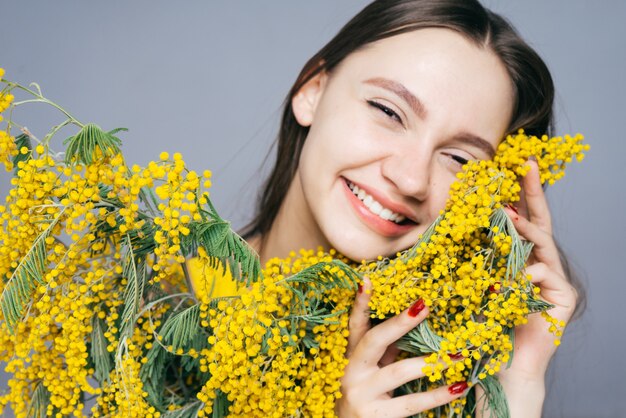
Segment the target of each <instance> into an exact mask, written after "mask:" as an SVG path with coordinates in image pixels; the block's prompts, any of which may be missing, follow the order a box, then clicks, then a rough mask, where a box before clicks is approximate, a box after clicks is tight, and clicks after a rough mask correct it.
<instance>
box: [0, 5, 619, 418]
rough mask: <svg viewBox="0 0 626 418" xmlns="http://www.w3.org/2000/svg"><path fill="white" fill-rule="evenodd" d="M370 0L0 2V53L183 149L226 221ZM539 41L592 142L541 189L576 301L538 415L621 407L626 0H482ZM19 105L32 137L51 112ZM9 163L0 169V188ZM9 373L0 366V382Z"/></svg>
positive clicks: (567, 128)
mask: <svg viewBox="0 0 626 418" xmlns="http://www.w3.org/2000/svg"><path fill="white" fill-rule="evenodd" d="M365 3H366V1H363V0H351V1H343V2H336V1H332V0H323V1H320V0H318V1H316V2H311V1H287V0H282V1H272V2H264V3H263V4H262V3H261V2H256V1H252V0H250V1H232V2H228V3H226V2H220V3H218V2H208V1H187V2H174V1H153V0H152V1H148V0H137V1H133V2H127V1H119V0H114V1H108V2H89V1H78V0H73V1H69V0H66V1H56V2H44V1H30V0H29V1H19V2H18V1H17V0H15V1H9V0H2V1H1V2H0V16H1V17H2V19H1V20H0V21H1V23H0V39H1V40H2V44H1V46H0V66H2V67H4V68H5V69H6V71H7V77H8V78H9V79H12V80H16V81H19V82H21V83H29V82H31V81H37V82H39V83H40V84H41V86H42V88H43V91H44V93H45V94H46V95H47V96H48V97H50V98H52V99H53V100H56V101H57V102H59V103H61V104H63V105H65V106H66V107H67V109H70V110H71V111H72V112H74V113H75V115H76V116H77V117H78V118H79V119H81V120H83V121H94V122H96V123H98V124H100V125H101V126H102V127H104V128H106V129H112V128H115V127H119V126H124V127H127V128H129V129H130V132H129V133H128V134H124V135H122V136H123V138H124V141H125V142H124V152H125V154H126V155H127V158H128V161H130V162H132V163H139V164H144V163H146V162H148V161H150V160H151V159H156V158H158V154H159V152H161V151H169V152H170V153H171V152H175V151H178V152H181V153H182V154H183V156H184V157H185V160H186V161H187V162H188V164H189V165H190V166H191V167H192V168H193V169H196V170H203V169H205V168H210V169H212V170H213V172H214V187H213V188H212V197H213V199H214V201H215V203H216V205H217V207H218V209H219V210H220V211H221V213H222V214H223V215H224V216H226V217H227V218H229V219H231V220H233V222H234V225H235V226H241V225H243V223H244V222H245V220H247V217H248V216H249V214H250V212H251V205H252V201H253V197H254V196H255V194H256V189H257V186H258V184H259V183H260V179H261V177H262V173H264V172H267V165H268V164H266V165H265V168H262V163H263V160H264V156H265V155H266V153H267V150H268V148H269V146H270V144H271V143H272V141H273V137H274V134H275V132H276V128H277V120H278V116H279V114H280V106H281V103H282V100H283V97H284V95H285V94H286V93H287V90H288V89H289V87H290V86H291V83H292V82H293V81H294V79H295V77H296V75H297V73H298V71H299V70H300V68H301V66H302V65H303V64H304V62H305V60H306V59H308V58H309V57H310V56H311V55H312V54H313V53H314V52H316V51H317V50H318V49H319V48H320V47H321V46H322V45H323V44H324V43H325V42H326V41H327V40H329V39H330V38H331V37H332V36H333V35H334V34H335V33H336V31H337V30H338V29H339V28H340V26H341V25H343V24H344V23H345V22H346V21H347V20H348V19H349V18H350V17H351V16H352V15H353V14H355V13H356V12H357V11H358V10H360V8H362V6H363V5H364V4H365ZM485 4H486V5H487V6H489V7H492V8H493V9H494V10H496V11H498V12H501V13H503V14H504V15H505V16H506V17H508V18H509V19H510V20H511V21H512V22H513V23H514V24H515V25H516V26H517V28H518V29H519V30H520V32H521V33H522V34H523V35H524V36H525V37H526V39H527V40H528V41H529V42H530V43H531V44H532V45H533V46H534V47H535V48H536V49H537V50H538V51H539V52H540V53H541V55H542V56H543V57H544V58H545V59H546V61H547V62H548V64H549V66H550V68H551V70H552V71H553V75H554V79H555V82H556V87H557V91H558V98H557V108H558V128H559V129H558V131H559V132H560V133H576V132H582V133H584V134H585V135H586V137H587V139H588V142H589V143H591V144H592V149H591V151H590V152H589V154H588V158H587V159H586V160H585V161H584V163H583V164H581V165H576V166H573V167H572V168H571V169H570V171H569V172H568V174H567V176H566V178H565V180H564V181H562V182H561V183H559V184H558V185H557V186H556V187H554V188H553V190H551V191H550V199H551V202H552V207H553V213H554V217H555V224H556V234H557V236H558V238H559V239H560V241H561V242H562V243H563V246H564V247H565V249H566V250H567V251H568V252H569V254H570V255H571V258H572V260H574V263H575V265H576V266H577V267H578V268H579V270H580V271H581V272H582V273H583V275H584V277H585V280H586V283H587V287H588V294H589V307H588V309H587V311H586V313H585V316H584V317H583V318H582V319H581V320H579V321H578V322H576V323H574V324H572V325H571V326H570V327H569V328H568V330H567V333H566V337H565V338H564V341H563V345H562V347H561V348H560V349H559V352H558V354H557V356H556V359H555V361H554V363H553V366H554V367H553V368H552V370H551V373H550V376H549V384H548V385H549V388H548V399H547V404H546V408H545V416H546V417H568V418H569V417H572V418H574V417H594V418H602V417H624V416H626V384H625V382H624V376H625V374H626V354H625V353H624V350H625V348H626V337H625V335H624V334H625V331H626V327H625V326H624V320H623V312H624V302H623V298H624V296H625V295H626V281H625V280H624V278H625V277H624V273H623V269H622V264H621V262H622V261H623V260H620V257H623V256H624V250H625V247H626V246H625V245H624V235H625V232H626V227H625V225H626V223H625V222H624V219H623V216H624V214H625V213H626V205H625V199H624V195H625V194H626V188H625V187H624V180H626V178H625V175H624V173H625V172H624V168H623V163H624V158H625V156H626V142H625V141H624V139H623V134H622V133H621V131H620V130H618V126H617V125H618V123H619V122H620V121H623V118H624V117H625V116H626V106H625V105H624V97H626V79H625V77H626V76H625V74H626V30H625V29H624V26H623V22H624V20H625V19H626V2H625V1H620V0H614V1H603V2H597V1H596V2H592V1H591V0H589V1H585V0H560V1H545V0H525V1H506V0H485ZM17 117H18V118H19V119H20V120H22V121H26V124H27V126H28V127H29V128H31V130H32V131H33V133H34V134H35V135H37V136H40V137H42V136H43V135H44V134H45V129H46V128H48V127H50V126H51V125H52V123H54V122H55V121H59V120H60V119H59V118H58V115H57V114H55V113H53V112H50V111H49V110H47V109H45V110H42V107H37V108H32V109H31V110H30V111H28V112H26V111H24V112H23V113H20V114H19V115H17ZM8 178H9V176H8V175H7V174H6V173H5V172H4V171H3V172H2V174H0V184H1V190H0V191H1V192H2V195H3V196H4V195H6V191H7V184H8ZM4 387H6V380H1V381H0V388H4Z"/></svg>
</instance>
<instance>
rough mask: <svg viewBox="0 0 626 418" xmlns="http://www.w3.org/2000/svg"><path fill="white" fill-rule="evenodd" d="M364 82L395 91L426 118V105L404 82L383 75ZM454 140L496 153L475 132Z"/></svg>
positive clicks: (415, 111)
mask: <svg viewBox="0 0 626 418" xmlns="http://www.w3.org/2000/svg"><path fill="white" fill-rule="evenodd" d="M364 83H366V84H371V85H374V86H378V87H381V88H383V89H385V90H388V91H390V92H392V93H394V94H395V95H396V96H398V97H400V98H401V99H403V100H404V101H405V102H406V103H407V104H408V105H409V107H410V108H411V109H412V110H413V112H414V113H415V114H416V115H417V116H418V117H420V118H421V119H426V115H427V112H426V107H425V106H424V104H423V103H422V101H421V100H420V99H418V98H417V96H415V95H414V94H413V93H411V92H410V91H409V90H408V89H407V88H406V87H405V86H404V85H403V84H401V83H399V82H397V81H394V80H390V79H388V78H383V77H374V78H369V79H367V80H365V81H364ZM454 140H457V141H461V142H466V143H469V144H470V145H473V146H474V147H476V148H479V149H480V150H482V151H484V152H485V153H487V155H489V157H490V158H491V157H493V156H494V155H495V153H496V151H495V149H494V148H493V145H491V143H490V142H489V141H487V140H485V139H483V138H481V137H479V136H476V135H474V134H470V133H467V132H463V133H460V134H458V135H456V136H455V137H454Z"/></svg>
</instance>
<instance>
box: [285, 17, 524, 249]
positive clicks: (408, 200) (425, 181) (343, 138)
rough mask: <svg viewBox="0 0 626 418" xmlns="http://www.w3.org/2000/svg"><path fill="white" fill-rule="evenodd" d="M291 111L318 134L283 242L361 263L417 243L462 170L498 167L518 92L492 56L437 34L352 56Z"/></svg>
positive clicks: (427, 32)
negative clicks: (486, 162) (476, 165)
mask: <svg viewBox="0 0 626 418" xmlns="http://www.w3.org/2000/svg"><path fill="white" fill-rule="evenodd" d="M292 106H293V110H294V114H295V115H296V119H297V120H298V122H299V123H300V124H301V125H304V126H310V130H309V133H308V136H307V138H306V141H305V144H304V148H303V150H302V155H301V158H300V162H299V167H298V170H297V173H296V176H295V178H294V181H293V183H292V185H291V187H290V189H289V192H288V194H287V198H286V200H285V209H286V210H290V208H291V209H292V210H294V211H296V212H295V213H294V214H292V215H291V216H297V221H296V222H295V223H294V227H293V228H292V229H286V231H287V232H286V233H289V234H295V235H298V234H300V238H301V240H300V242H302V243H303V244H304V245H306V246H309V247H310V246H311V245H312V244H316V245H323V246H325V247H331V248H335V249H336V250H338V251H339V252H341V253H343V254H344V255H346V256H348V257H349V258H351V259H354V260H361V259H371V258H375V257H377V256H378V255H385V256H386V255H393V254H395V253H396V252H398V251H400V250H403V249H406V248H408V247H410V246H411V245H413V244H414V243H415V242H416V240H417V239H418V236H419V235H420V234H421V233H423V232H424V231H425V230H426V228H427V227H428V226H429V224H431V223H432V222H433V221H434V220H435V218H436V217H437V216H438V214H439V212H440V211H441V209H443V208H444V206H445V202H446V199H447V197H448V190H449V188H450V185H451V184H452V183H453V182H454V181H455V179H456V177H455V175H456V173H458V172H459V171H460V170H461V166H462V165H463V163H464V162H466V161H467V160H474V159H489V158H490V157H492V155H493V152H494V150H495V148H496V147H497V145H498V142H499V141H500V139H501V138H502V136H503V135H504V133H505V131H506V129H507V127H508V124H509V121H510V118H511V112H512V106H513V89H512V85H511V80H510V78H509V77H508V75H507V72H506V69H505V67H504V65H503V64H502V63H501V61H500V60H499V58H498V57H497V56H496V55H495V54H494V53H493V52H492V51H491V50H490V49H488V48H487V49H483V48H479V47H477V46H476V45H474V44H472V43H470V41H468V40H467V39H466V38H464V37H463V36H461V35H459V34H458V33H456V32H453V31H451V30H448V29H439V28H432V29H430V28H429V29H421V30H417V31H413V32H408V33H404V34H401V35H397V36H394V37H391V38H387V39H383V40H381V41H378V42H375V43H372V44H370V45H368V46H366V47H365V48H362V49H361V50H359V51H358V52H355V53H353V54H351V55H349V56H348V57H347V58H346V59H345V60H344V61H343V62H342V63H341V64H340V65H339V66H338V67H336V68H335V69H334V70H333V72H332V73H330V74H321V75H319V76H317V77H315V78H314V79H313V80H311V81H310V82H309V83H307V84H306V85H305V86H304V87H303V88H302V89H301V90H300V92H299V93H298V94H297V95H296V96H295V97H294V99H293V101H292ZM284 213H285V212H284V211H281V213H279V218H280V216H284ZM277 219H278V218H277ZM302 235H306V236H302ZM294 242H298V241H297V240H296V241H294Z"/></svg>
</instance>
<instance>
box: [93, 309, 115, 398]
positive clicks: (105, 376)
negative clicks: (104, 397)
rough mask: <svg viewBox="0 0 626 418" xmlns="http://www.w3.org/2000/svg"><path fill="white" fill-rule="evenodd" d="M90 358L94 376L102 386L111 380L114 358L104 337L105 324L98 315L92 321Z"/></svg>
mask: <svg viewBox="0 0 626 418" xmlns="http://www.w3.org/2000/svg"><path fill="white" fill-rule="evenodd" d="M91 324H92V331H91V347H90V350H89V354H90V359H91V361H92V362H93V365H94V369H95V372H94V377H95V378H96V380H97V381H98V383H100V386H102V385H103V384H104V383H105V382H108V380H109V374H110V372H111V370H112V369H113V359H112V357H111V353H109V352H108V350H107V345H108V344H109V342H108V340H107V339H106V338H105V337H104V324H103V323H102V320H101V319H99V318H98V317H97V316H94V317H93V319H92V321H91Z"/></svg>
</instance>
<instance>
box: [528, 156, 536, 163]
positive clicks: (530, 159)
mask: <svg viewBox="0 0 626 418" xmlns="http://www.w3.org/2000/svg"><path fill="white" fill-rule="evenodd" d="M528 160H529V161H534V162H537V157H535V156H534V155H531V156H530V157H528Z"/></svg>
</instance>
